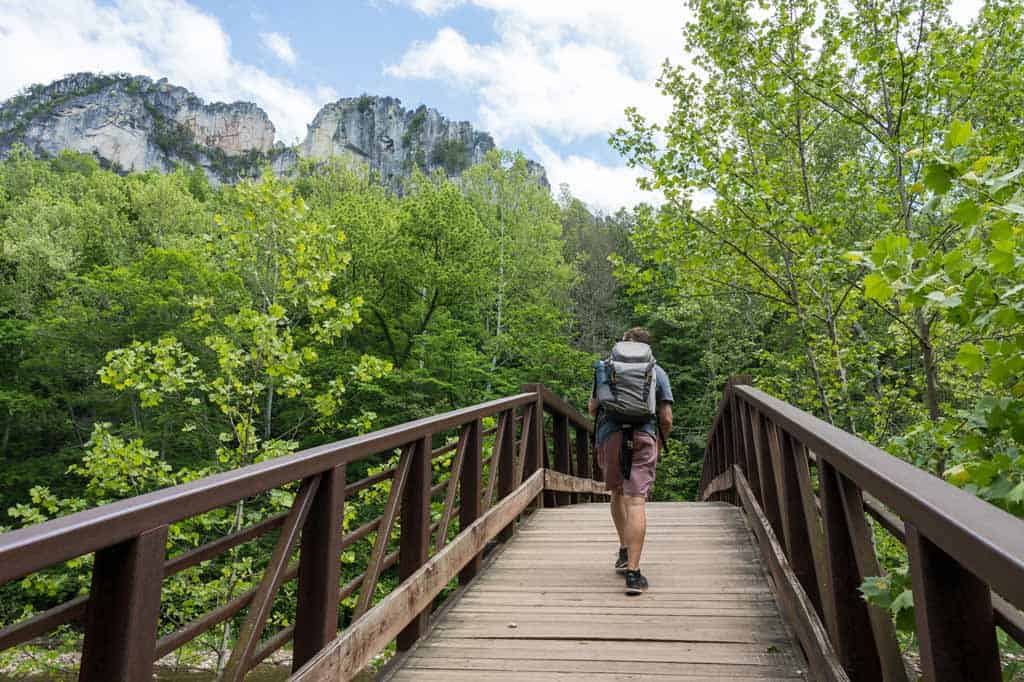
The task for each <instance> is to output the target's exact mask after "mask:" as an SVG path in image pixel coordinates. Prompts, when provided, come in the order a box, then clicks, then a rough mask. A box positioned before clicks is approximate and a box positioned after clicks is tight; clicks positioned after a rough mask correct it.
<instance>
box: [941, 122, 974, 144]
mask: <svg viewBox="0 0 1024 682" xmlns="http://www.w3.org/2000/svg"><path fill="white" fill-rule="evenodd" d="M973 135H974V130H973V129H972V128H971V122H970V121H959V120H954V121H953V122H952V123H951V124H950V125H949V131H948V132H947V133H946V140H945V146H946V149H953V148H954V147H960V146H963V145H964V144H966V143H967V141H968V140H970V139H971V137H972V136H973Z"/></svg>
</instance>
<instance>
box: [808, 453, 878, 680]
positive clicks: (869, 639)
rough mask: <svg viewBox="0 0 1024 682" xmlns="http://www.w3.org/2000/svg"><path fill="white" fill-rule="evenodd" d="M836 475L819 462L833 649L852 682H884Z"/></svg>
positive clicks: (832, 469) (836, 472)
mask: <svg viewBox="0 0 1024 682" xmlns="http://www.w3.org/2000/svg"><path fill="white" fill-rule="evenodd" d="M838 477H839V472H838V471H836V470H835V468H833V467H832V465H831V464H829V463H828V462H826V461H825V460H824V459H823V458H820V457H819V458H818V485H819V487H820V490H821V511H822V519H823V521H824V527H825V556H826V559H827V562H828V576H829V583H830V585H829V587H830V589H829V590H828V595H827V598H828V599H829V600H830V601H831V602H832V608H833V613H834V614H835V632H834V633H833V636H834V637H835V639H836V641H835V648H836V653H837V654H838V655H839V660H840V662H841V663H842V665H843V668H844V669H845V670H846V672H847V673H848V674H849V676H850V680H851V681H852V682H858V681H862V682H872V681H877V680H881V679H883V676H882V663H881V660H880V658H879V655H878V649H877V647H876V646H875V640H874V636H873V634H872V628H871V617H870V614H869V613H868V605H867V602H865V601H864V599H863V598H862V597H861V594H860V592H859V588H860V584H861V582H862V580H863V578H864V576H862V575H861V574H860V569H859V567H858V566H857V556H856V549H855V547H854V546H853V542H852V541H851V533H850V528H849V526H848V525H847V523H846V513H845V511H844V510H843V498H842V491H841V488H840V483H839V478H838Z"/></svg>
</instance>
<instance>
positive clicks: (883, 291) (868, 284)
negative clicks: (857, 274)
mask: <svg viewBox="0 0 1024 682" xmlns="http://www.w3.org/2000/svg"><path fill="white" fill-rule="evenodd" d="M892 293H893V292H892V287H891V286H889V281H888V280H887V279H886V278H885V277H883V276H882V275H879V274H878V273H875V272H873V273H871V274H870V275H868V276H867V277H865V278H864V295H865V296H866V297H868V298H869V299H871V300H874V301H878V302H879V303H885V302H887V301H888V300H889V299H891V298H892Z"/></svg>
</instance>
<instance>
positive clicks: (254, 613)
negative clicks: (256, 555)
mask: <svg viewBox="0 0 1024 682" xmlns="http://www.w3.org/2000/svg"><path fill="white" fill-rule="evenodd" d="M319 487H320V477H319V476H311V477H309V478H307V479H305V480H303V481H302V485H301V486H300V487H299V492H298V494H297V495H296V496H295V501H294V502H293V503H292V509H291V512H289V514H288V518H287V519H285V522H284V525H283V526H282V528H281V534H280V535H279V536H278V538H277V544H276V545H275V546H274V553H273V554H272V555H271V556H270V561H269V562H268V563H267V568H266V570H265V571H264V572H263V579H262V580H261V581H260V586H259V588H258V589H257V591H256V594H255V596H254V597H253V601H252V605H251V606H250V607H249V612H248V613H247V614H246V617H245V623H244V624H243V625H242V630H241V632H239V635H238V642H237V643H236V644H235V648H234V650H232V652H231V658H230V659H228V664H227V666H226V667H225V670H224V679H225V680H231V681H233V682H234V681H237V680H242V679H243V678H244V677H245V674H246V673H247V672H248V671H249V662H250V661H251V660H252V657H253V654H254V653H255V651H256V645H257V644H259V641H260V635H261V634H262V633H263V628H264V627H265V626H266V624H267V617H268V616H269V615H270V609H271V607H272V606H273V604H274V596H275V595H276V594H277V590H278V588H279V587H280V586H281V583H282V582H283V580H284V574H285V570H286V569H287V568H288V557H289V555H290V554H291V552H292V547H294V546H295V541H296V540H297V539H298V537H299V533H300V532H301V531H302V526H303V524H304V523H305V522H306V516H308V515H309V510H310V507H312V505H313V498H314V496H315V495H316V491H317V489H318V488H319Z"/></svg>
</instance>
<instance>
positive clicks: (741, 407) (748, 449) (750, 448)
mask: <svg viewBox="0 0 1024 682" xmlns="http://www.w3.org/2000/svg"><path fill="white" fill-rule="evenodd" d="M734 395H735V394H734ZM734 400H735V405H736V417H737V421H738V422H739V428H740V434H739V435H740V443H741V447H742V448H743V455H744V457H743V461H744V462H745V463H746V468H747V483H749V484H750V488H751V490H753V492H754V497H756V498H757V501H758V504H760V505H761V509H765V507H767V506H768V502H767V501H766V500H765V497H764V482H763V481H762V480H761V475H762V472H761V468H762V467H761V463H762V462H761V459H760V458H759V457H758V452H757V447H756V443H755V442H754V433H753V431H754V429H753V424H751V423H750V421H751V417H752V415H751V413H750V409H751V408H750V406H749V405H747V403H746V402H744V400H743V399H742V398H740V397H739V396H738V395H737V396H735V398H734ZM774 504H775V500H772V505H774ZM768 518H769V520H770V519H771V517H770V516H769V517H768ZM772 530H773V531H776V532H778V530H779V529H778V527H777V526H772Z"/></svg>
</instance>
